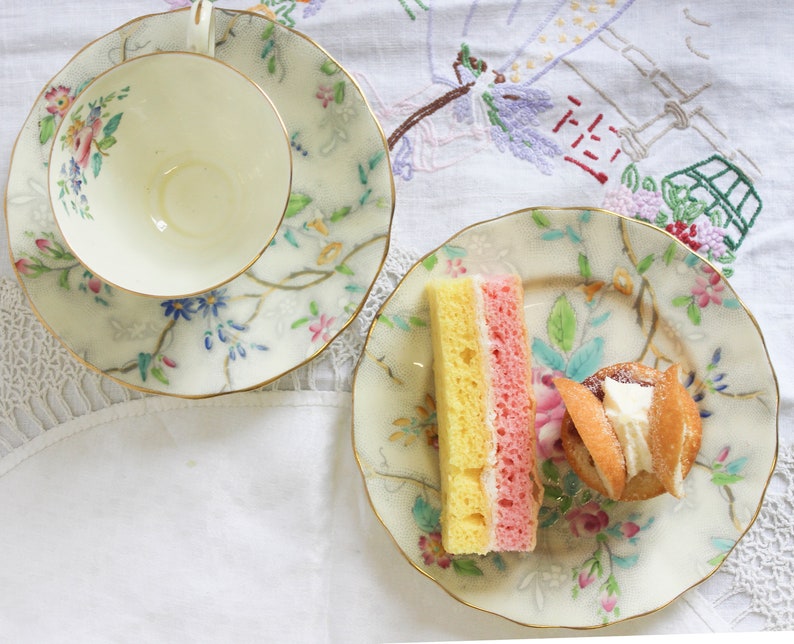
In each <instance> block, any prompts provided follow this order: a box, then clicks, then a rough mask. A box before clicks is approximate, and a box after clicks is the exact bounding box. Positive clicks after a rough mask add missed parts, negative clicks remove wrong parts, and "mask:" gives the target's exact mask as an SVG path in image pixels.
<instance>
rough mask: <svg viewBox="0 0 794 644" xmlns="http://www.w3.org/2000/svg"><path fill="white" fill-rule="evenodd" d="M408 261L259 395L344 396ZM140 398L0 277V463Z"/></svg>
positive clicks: (397, 260) (391, 258)
mask: <svg viewBox="0 0 794 644" xmlns="http://www.w3.org/2000/svg"><path fill="white" fill-rule="evenodd" d="M414 261H415V254H412V253H409V252H405V251H399V250H392V251H391V252H390V253H389V255H388V257H387V259H386V262H385V264H384V267H383V270H382V271H381V273H380V275H379V276H378V279H377V280H376V281H375V284H374V285H373V287H372V291H371V293H370V297H369V298H368V300H367V302H366V303H365V304H364V306H363V308H362V310H361V312H360V313H359V315H358V316H357V317H356V318H355V319H354V320H353V321H352V322H351V323H350V325H349V326H348V328H347V329H345V330H344V331H343V332H342V333H340V334H339V336H338V337H337V338H336V339H335V340H334V341H333V342H332V343H331V344H330V345H329V346H328V348H327V349H326V350H325V351H324V352H323V353H321V354H320V355H319V356H318V357H317V358H316V359H315V360H313V361H311V362H310V363H308V364H306V365H304V366H302V367H300V368H298V369H295V370H293V371H291V372H290V373H288V374H286V375H284V376H283V377H282V378H280V379H278V380H276V381H274V382H272V383H270V384H269V385H267V386H265V387H263V388H262V389H260V391H267V390H270V391H274V390H280V391H285V390H286V391H305V390H311V391H334V392H349V391H351V388H352V376H353V371H354V369H355V365H356V362H357V360H358V356H359V355H360V354H361V350H362V349H363V346H364V340H365V338H366V334H367V329H368V328H369V326H370V324H371V323H372V320H373V319H374V317H375V314H376V313H377V311H378V309H379V308H380V305H381V304H382V303H383V301H384V300H385V299H386V297H387V296H388V294H389V293H391V292H392V291H393V290H394V287H395V286H396V284H397V282H398V281H399V280H400V278H401V277H402V276H403V275H404V274H405V272H406V271H407V270H408V268H409V267H410V266H411V265H412V264H413V263H414ZM144 395H146V394H142V393H139V392H137V391H134V390H132V389H128V388H127V387H124V386H122V385H119V384H118V383H116V382H115V381H112V380H110V379H109V378H106V377H104V376H102V375H101V374H100V373H98V372H96V371H94V370H92V369H90V368H88V367H86V366H85V365H83V364H82V363H80V362H78V361H77V360H75V359H74V358H73V357H72V356H71V355H70V353H69V351H68V350H67V349H66V348H65V347H64V346H63V345H62V344H61V343H60V342H59V341H58V340H57V339H56V338H54V337H53V336H52V334H50V333H49V332H48V331H47V330H46V329H45V328H44V327H43V326H42V324H41V323H40V322H39V321H38V319H37V318H36V316H35V314H34V313H33V311H32V310H31V308H30V305H29V304H28V302H27V301H26V299H25V296H24V293H23V291H22V289H21V288H20V286H19V285H18V284H17V282H16V281H14V280H12V279H8V278H0V400H2V401H3V406H2V412H0V458H2V457H3V456H4V455H5V454H8V453H9V452H11V451H12V450H14V449H15V448H17V447H19V446H20V445H22V444H23V443H25V442H27V441H29V440H30V439H32V438H34V437H35V436H37V435H39V434H40V433H42V432H44V431H46V430H47V429H49V428H51V427H54V426H56V425H59V424H62V423H64V422H67V421H69V420H72V419H74V418H77V417H79V416H83V415H85V414H89V413H91V412H94V411H98V410H100V409H104V408H106V407H110V406H112V405H114V404H118V403H123V402H126V401H129V400H133V399H137V398H141V397H143V396H144Z"/></svg>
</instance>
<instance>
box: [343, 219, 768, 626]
mask: <svg viewBox="0 0 794 644" xmlns="http://www.w3.org/2000/svg"><path fill="white" fill-rule="evenodd" d="M536 210H539V211H542V212H544V213H550V212H552V213H553V212H572V211H589V212H601V213H604V214H607V215H610V216H614V217H616V218H618V219H621V220H624V221H628V222H632V223H634V224H638V225H643V226H647V227H648V228H649V229H652V230H654V231H656V232H658V233H661V234H663V235H666V236H667V237H669V238H670V239H671V240H672V241H674V242H676V243H677V244H679V245H680V246H681V247H682V248H684V249H685V250H686V251H687V252H688V253H692V254H694V255H696V256H697V257H698V259H699V260H701V261H702V262H703V263H705V264H707V265H708V266H710V267H711V268H712V269H713V270H715V271H717V273H718V274H719V275H720V278H721V279H722V280H723V282H725V283H726V285H728V287H729V288H730V289H731V291H732V292H733V293H734V295H736V299H737V301H738V302H739V304H740V306H741V308H742V310H743V311H744V313H745V314H746V315H747V317H748V318H749V319H750V321H751V322H752V323H753V326H755V329H756V332H757V333H758V337H759V339H760V340H761V345H762V348H763V350H764V354H765V356H766V361H767V366H768V367H769V372H770V374H771V376H772V384H773V385H774V393H775V405H774V407H775V409H774V414H775V446H774V451H773V454H772V460H771V463H770V467H769V473H768V475H767V479H766V482H765V484H764V488H763V490H762V491H761V495H760V497H759V499H758V503H757V506H756V509H755V512H754V513H753V516H752V517H751V519H750V520H749V521H748V523H747V526H746V527H745V529H744V531H743V532H742V533H741V534H740V535H739V536H738V537H737V538H736V541H735V543H734V545H733V546H732V547H731V548H730V550H729V551H728V552H727V553H726V555H725V557H723V559H722V560H721V561H720V562H719V563H718V564H717V565H715V566H714V568H713V569H712V570H711V571H709V572H708V573H707V574H706V575H705V576H704V577H702V578H701V579H699V580H697V581H695V582H694V583H692V584H691V585H689V586H687V587H686V588H684V589H682V590H681V591H680V592H678V593H677V594H676V595H674V596H673V597H672V598H670V599H669V600H667V601H666V602H664V603H662V604H660V605H659V606H657V607H655V608H651V609H650V610H647V611H644V612H642V613H636V614H633V615H628V616H626V617H621V618H620V619H616V620H614V621H610V622H606V623H597V624H589V625H566V624H534V623H530V622H525V621H521V620H520V619H516V618H514V617H509V616H507V615H503V614H501V613H498V612H496V611H494V610H490V609H487V608H483V607H481V606H477V605H476V604H473V603H471V602H469V601H467V600H465V599H463V598H462V597H459V596H458V595H457V594H455V593H454V592H452V591H451V590H450V589H449V588H447V587H446V585H445V584H444V583H443V582H442V581H440V580H439V579H437V578H436V577H434V576H433V575H432V574H431V573H430V572H428V571H427V570H426V569H424V568H422V567H421V566H420V565H419V564H418V563H417V562H416V561H414V560H413V559H412V558H411V556H410V555H409V554H408V553H407V552H406V551H405V550H404V549H403V547H402V546H401V545H400V543H399V542H398V541H397V538H396V537H395V536H394V534H392V532H391V530H390V529H389V527H388V525H386V521H385V520H384V519H383V517H382V516H381V515H380V513H379V512H378V510H377V508H376V507H375V504H374V501H373V499H372V496H371V494H370V491H369V485H368V481H367V476H366V473H365V472H364V465H363V463H362V457H361V455H360V453H359V451H358V447H357V444H356V383H357V380H358V373H359V369H360V368H361V365H362V363H363V361H364V360H365V359H366V358H367V351H366V348H367V345H368V344H369V342H370V339H371V337H372V335H373V333H374V330H375V327H376V326H377V322H378V318H379V316H380V315H381V314H382V313H383V312H384V310H385V309H386V308H387V306H388V304H389V303H390V302H391V300H392V298H393V297H394V296H395V295H396V293H397V291H398V290H399V289H400V287H401V286H402V285H403V284H404V283H405V282H406V281H407V280H408V279H409V278H410V276H411V275H412V274H413V273H414V271H416V270H417V269H418V268H419V266H421V265H422V262H423V261H424V260H426V259H427V258H428V257H430V256H431V255H432V254H433V253H436V252H438V251H439V250H440V249H441V248H442V247H443V246H445V245H446V244H450V243H452V242H453V241H454V240H455V239H457V238H458V237H460V236H461V235H463V234H465V233H466V232H468V231H469V230H471V229H473V228H477V227H479V226H481V225H486V224H490V223H494V222H496V221H499V220H502V219H507V218H510V217H516V216H518V215H522V214H526V213H531V212H534V211H536ZM351 410H352V413H351V433H350V436H351V443H352V448H353V456H354V458H355V460H356V465H357V466H358V468H359V473H360V475H361V479H362V481H363V483H364V491H365V492H366V495H367V502H368V503H369V506H370V508H371V509H372V512H373V513H374V515H375V517H377V519H378V521H379V522H380V524H381V525H382V526H383V528H384V529H385V530H386V532H387V533H388V535H389V537H390V538H391V541H392V543H393V544H394V545H395V546H396V548H397V550H398V551H399V552H400V553H401V554H402V555H403V557H404V558H405V559H406V560H407V561H408V563H409V564H411V566H413V568H414V569H416V570H418V571H419V572H420V573H421V574H422V575H424V576H425V577H427V578H428V579H431V580H432V581H433V582H435V583H436V584H437V585H438V586H440V587H441V589H442V590H443V591H444V592H445V593H447V595H449V596H450V597H452V598H453V599H455V600H456V601H458V602H460V603H461V604H463V605H464V606H468V607H470V608H474V609H476V610H479V611H482V612H484V613H487V614H490V615H496V616H497V617H501V618H503V619H506V620H507V621H509V622H513V623H514V624H518V625H520V626H526V627H529V628H541V629H551V628H561V629H571V630H575V631H590V630H596V629H600V628H606V627H609V626H614V625H616V624H621V623H623V622H628V621H631V620H635V619H638V618H642V617H647V616H648V615H652V614H654V613H657V612H659V611H661V610H663V609H665V608H667V607H668V606H670V605H671V604H673V603H674V602H675V601H676V600H677V599H679V598H680V597H681V596H682V595H684V594H686V593H687V592H689V591H690V590H692V589H693V588H695V587H697V586H699V585H700V584H702V583H703V582H705V581H706V580H707V579H709V578H710V577H711V576H712V575H714V574H715V573H716V572H717V571H718V570H719V569H720V568H721V567H722V565H723V564H724V563H725V561H726V560H727V559H728V557H729V556H730V555H731V553H732V552H733V551H734V549H735V548H736V546H738V544H739V542H740V541H741V540H742V539H743V538H744V537H745V536H746V535H747V532H748V531H749V530H750V528H751V527H752V526H753V524H754V523H755V521H756V519H757V518H758V515H759V513H760V512H761V507H762V506H763V502H764V498H765V497H766V493H767V491H768V489H769V485H770V483H771V481H772V475H773V474H774V471H775V467H776V465H777V457H778V449H779V443H780V389H779V383H778V379H777V374H776V373H775V370H774V367H773V366H772V362H771V360H770V357H769V350H768V348H767V346H766V341H765V340H764V336H763V333H762V332H761V328H760V326H759V325H758V321H757V320H756V318H755V316H754V315H753V314H752V313H751V312H750V311H749V310H748V309H747V307H746V306H745V304H744V302H743V301H742V300H741V298H740V297H739V296H738V295H737V294H736V291H735V290H734V289H733V287H732V286H731V285H730V283H729V282H728V280H727V278H726V277H725V276H724V275H723V274H722V272H721V271H720V270H719V269H718V268H717V267H716V266H714V265H713V264H712V263H711V262H710V261H708V260H707V259H704V258H703V257H701V256H700V255H697V253H695V252H694V251H692V249H690V248H688V247H687V246H685V245H684V244H683V243H682V242H681V241H680V240H679V239H677V238H676V237H675V236H673V235H672V234H670V233H668V232H667V231H666V230H663V229H661V228H658V227H657V226H654V225H653V224H651V223H649V222H644V221H640V220H636V219H633V218H631V217H628V216H626V215H622V214H620V213H615V212H612V211H609V210H605V209H603V208H591V207H587V206H566V207H556V206H537V207H529V208H521V209H519V210H514V211H512V212H509V213H506V214H503V215H499V216H496V217H492V218H490V219H485V220H483V221H479V222H476V223H474V224H470V225H469V226H466V227H464V228H462V229H461V230H459V231H458V232H456V233H455V234H454V235H452V236H451V237H449V238H448V239H447V240H446V241H445V242H443V243H442V244H440V245H439V246H437V247H436V248H434V249H432V250H430V251H429V252H427V253H426V254H425V255H423V256H422V257H420V258H419V259H418V260H417V261H416V262H415V263H414V265H413V266H411V268H410V269H409V270H408V271H407V272H406V273H405V275H403V276H402V277H401V278H400V280H399V281H398V283H397V285H396V286H395V287H394V290H393V291H392V292H391V293H390V294H389V296H388V297H387V298H386V299H385V300H384V302H383V304H382V305H381V306H380V308H379V309H378V311H377V312H376V313H375V317H374V318H373V321H372V324H371V325H370V328H369V329H368V331H367V334H366V336H365V338H364V349H363V350H362V352H361V355H360V356H359V358H358V361H357V362H356V367H355V370H354V373H353V381H352V405H351Z"/></svg>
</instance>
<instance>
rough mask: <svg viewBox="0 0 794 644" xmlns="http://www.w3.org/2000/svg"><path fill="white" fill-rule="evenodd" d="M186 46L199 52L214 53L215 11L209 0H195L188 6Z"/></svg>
mask: <svg viewBox="0 0 794 644" xmlns="http://www.w3.org/2000/svg"><path fill="white" fill-rule="evenodd" d="M187 48H188V51H193V52H196V53H199V54H205V55H207V56H214V55H215V12H214V11H213V9H212V3H211V2H210V1H209V0H195V2H193V5H192V6H191V7H190V22H189V24H188V28H187Z"/></svg>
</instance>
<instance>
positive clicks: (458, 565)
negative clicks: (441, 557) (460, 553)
mask: <svg viewBox="0 0 794 644" xmlns="http://www.w3.org/2000/svg"><path fill="white" fill-rule="evenodd" d="M452 567H453V568H454V570H455V572H456V573H458V574H459V575H464V576H466V577H482V575H483V572H482V570H480V568H479V567H478V566H477V564H476V563H474V560H473V559H453V560H452Z"/></svg>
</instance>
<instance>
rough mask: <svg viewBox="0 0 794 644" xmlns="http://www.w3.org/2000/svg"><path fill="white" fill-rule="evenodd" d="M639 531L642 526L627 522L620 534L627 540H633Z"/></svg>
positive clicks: (621, 527)
mask: <svg viewBox="0 0 794 644" xmlns="http://www.w3.org/2000/svg"><path fill="white" fill-rule="evenodd" d="M639 531H640V526H638V525H637V524H636V523H634V521H626V522H625V523H622V524H621V525H620V532H621V533H622V534H623V536H624V537H626V539H631V538H632V537H633V536H634V535H635V534H637V533H638V532H639Z"/></svg>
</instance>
